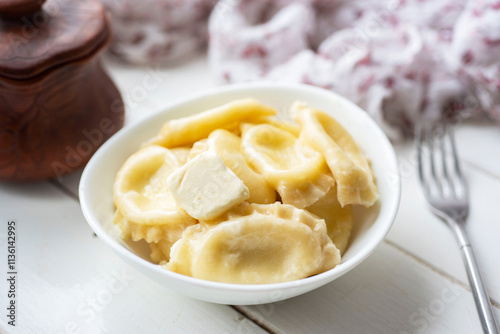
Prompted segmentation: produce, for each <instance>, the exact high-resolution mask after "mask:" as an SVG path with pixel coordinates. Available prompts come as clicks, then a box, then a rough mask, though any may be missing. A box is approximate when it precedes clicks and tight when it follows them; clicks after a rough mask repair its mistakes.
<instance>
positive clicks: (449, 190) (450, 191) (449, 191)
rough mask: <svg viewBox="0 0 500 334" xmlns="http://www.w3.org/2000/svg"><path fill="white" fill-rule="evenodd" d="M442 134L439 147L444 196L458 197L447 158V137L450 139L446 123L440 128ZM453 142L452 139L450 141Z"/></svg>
mask: <svg viewBox="0 0 500 334" xmlns="http://www.w3.org/2000/svg"><path fill="white" fill-rule="evenodd" d="M439 128H440V130H441V132H442V134H441V135H440V136H439V146H440V148H441V164H442V172H443V182H442V185H443V194H444V196H447V195H448V196H453V195H455V196H457V192H456V187H455V182H453V178H452V173H450V172H449V171H448V170H449V168H450V167H449V166H448V165H449V162H448V159H447V157H448V156H449V154H448V152H447V150H446V137H449V131H450V130H449V128H450V127H449V126H448V125H447V124H446V123H442V124H441V126H440V127H439ZM450 140H451V139H450ZM445 185H446V187H445Z"/></svg>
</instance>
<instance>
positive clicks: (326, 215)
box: [306, 186, 354, 255]
mask: <svg viewBox="0 0 500 334" xmlns="http://www.w3.org/2000/svg"><path fill="white" fill-rule="evenodd" d="M306 210H307V211H309V212H311V213H313V214H315V215H316V216H318V217H321V218H323V219H324V220H325V223H326V230H327V233H328V236H329V237H330V239H332V241H333V243H334V244H335V246H337V248H338V249H339V251H340V254H341V255H343V254H344V252H345V250H346V248H347V245H348V244H349V239H350V237H351V231H352V228H353V226H354V219H353V215H352V207H351V205H346V206H344V207H342V206H341V205H340V203H339V201H338V199H337V187H336V186H333V187H331V188H330V190H329V191H328V192H327V193H326V194H325V196H324V197H323V198H321V199H319V200H318V201H317V202H316V203H314V204H313V205H311V206H309V207H307V208H306Z"/></svg>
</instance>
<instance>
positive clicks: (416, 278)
mask: <svg viewBox="0 0 500 334" xmlns="http://www.w3.org/2000/svg"><path fill="white" fill-rule="evenodd" d="M105 64H106V66H107V68H108V70H109V72H110V74H111V75H112V77H113V78H114V80H115V82H116V83H117V85H118V86H119V88H120V90H121V92H122V94H123V96H124V98H125V100H126V102H127V125H130V124H131V123H133V122H134V121H135V120H137V119H139V118H141V117H143V116H145V115H147V114H148V113H150V112H152V111H155V110H158V109H159V108H161V107H162V106H163V105H165V103H167V102H169V101H172V100H174V99H176V98H179V97H182V96H186V95H188V94H189V93H193V92H197V91H200V90H202V89H206V88H209V87H211V86H213V85H214V84H213V83H212V81H211V78H210V75H209V71H208V65H207V63H206V59H205V58H204V57H203V56H199V57H197V58H193V59H190V60H187V61H185V62H184V63H182V64H179V65H178V66H175V67H172V68H169V69H155V68H136V67H127V66H125V65H120V64H116V63H113V62H110V61H109V60H107V61H106V62H105ZM144 80H146V81H147V83H149V85H148V84H146V85H145V84H144ZM153 83H157V85H155V84H153ZM152 86H154V87H152ZM457 140H458V147H459V153H460V155H461V157H462V158H463V163H464V167H465V171H466V174H467V178H468V180H469V184H470V190H471V210H470V216H469V225H468V230H469V233H470V237H471V241H472V243H473V246H475V251H476V255H477V258H478V262H479V264H480V266H481V268H482V270H483V274H484V279H485V282H486V284H487V286H488V288H489V292H490V295H491V297H492V301H493V304H494V312H495V313H496V315H497V318H498V319H500V256H498V255H499V254H500V218H499V211H500V128H499V127H496V126H493V125H486V124H479V123H471V122H465V123H463V124H461V125H459V127H458V130H457ZM396 150H397V152H398V156H399V159H400V163H401V170H402V181H403V195H402V199H401V207H400V210H399V213H398V216H397V218H396V221H395V223H394V226H393V228H392V230H391V231H390V233H389V235H388V237H387V238H386V240H385V241H384V242H383V243H382V244H381V245H380V246H379V247H378V248H377V250H376V251H375V253H374V254H373V255H372V256H370V257H369V258H368V259H367V260H366V261H365V262H363V263H362V264H361V265H360V266H359V267H357V268H356V269H354V270H353V271H351V272H350V273H348V274H347V275H345V276H343V277H341V278H340V279H338V280H336V281H334V282H332V283H330V284H328V285H326V286H324V287H322V288H320V289H318V290H315V291H313V292H311V293H308V294H305V295H303V296H300V297H296V298H293V299H290V300H287V301H284V302H280V303H275V304H267V305H259V306H250V307H246V306H239V307H231V306H223V305H215V304H210V303H206V302H201V301H197V300H194V299H190V298H187V297H184V296H181V295H178V294H176V293H175V291H170V290H168V289H166V288H163V287H161V286H160V285H158V284H156V283H155V282H153V281H151V280H149V279H148V278H146V277H144V276H142V275H141V273H140V272H137V271H135V270H134V269H132V268H131V267H129V266H128V265H126V264H125V263H124V262H122V261H121V260H120V259H119V258H118V257H117V256H115V255H114V254H113V253H112V252H111V251H110V250H109V249H107V248H106V247H105V246H104V244H103V243H102V242H101V241H100V240H99V239H98V238H97V237H95V236H94V234H93V233H92V231H91V229H90V228H89V226H88V225H87V223H86V221H85V219H84V218H83V215H82V213H81V211H80V206H79V204H78V195H77V194H78V182H79V179H80V175H81V172H76V173H74V174H71V175H69V176H67V177H65V178H64V179H63V180H62V181H60V182H58V181H54V180H53V181H46V182H40V183H34V184H9V183H0V221H1V225H0V226H1V227H0V268H1V271H2V275H7V268H6V266H7V244H6V233H7V222H8V221H9V220H15V222H16V228H17V230H16V233H17V240H16V241H17V259H16V261H17V262H16V265H17V268H16V270H17V286H16V294H17V295H16V298H17V301H16V302H17V304H16V307H17V308H16V326H15V327H12V326H10V325H8V324H7V321H9V320H10V319H9V318H7V317H6V316H7V312H8V310H7V307H8V301H9V299H8V298H7V292H8V290H9V286H8V282H7V279H6V278H4V277H5V276H2V277H1V279H0V296H1V297H0V310H1V311H0V332H1V333H22V334H25V333H50V334H59V333H84V334H87V333H89V334H99V333H119V334H127V333H130V334H137V333H217V334H219V333H355V334H357V333H453V334H456V333H467V334H469V333H480V332H481V329H480V324H479V320H478V317H477V314H476V309H475V307H474V302H473V299H472V295H471V292H470V289H469V286H468V283H467V278H466V275H465V270H464V267H463V265H462V261H461V258H460V253H459V251H458V249H457V246H456V243H455V240H454V239H453V236H452V234H451V232H450V231H449V230H448V229H447V228H446V227H445V225H444V224H443V223H441V222H440V221H439V220H438V219H437V218H435V217H434V216H433V215H432V214H431V213H429V211H428V210H427V209H426V207H425V205H424V203H423V201H422V199H421V197H420V189H419V187H418V183H417V178H416V168H415V167H416V163H415V159H414V152H413V147H412V145H411V143H406V144H403V145H398V146H396ZM7 278H8V277H7Z"/></svg>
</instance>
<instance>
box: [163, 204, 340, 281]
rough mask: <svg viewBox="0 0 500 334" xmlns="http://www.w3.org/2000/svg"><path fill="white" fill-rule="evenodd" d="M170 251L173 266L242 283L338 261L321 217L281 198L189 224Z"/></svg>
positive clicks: (314, 270)
mask: <svg viewBox="0 0 500 334" xmlns="http://www.w3.org/2000/svg"><path fill="white" fill-rule="evenodd" d="M170 256H171V258H170V262H168V264H167V265H166V268H167V269H169V270H171V271H174V272H177V273H180V274H184V275H188V276H192V277H195V278H200V279H206V280H210V281H218V282H226V283H241V284H263V283H275V282H286V281H292V280H296V279H301V278H305V277H308V276H311V275H315V274H318V273H321V272H324V271H326V270H329V269H332V268H333V267H335V266H336V265H337V264H338V263H339V262H340V253H339V250H338V249H337V248H336V247H335V245H334V244H333V242H332V241H331V240H330V238H329V237H328V235H327V231H326V225H325V222H324V220H322V219H318V218H315V217H314V216H313V215H311V214H310V213H308V212H307V211H305V210H301V209H297V208H294V207H293V206H291V205H286V204H281V203H274V204H267V205H262V204H242V205H240V206H238V207H237V208H235V209H234V210H232V211H230V212H228V213H227V214H226V215H225V216H224V217H221V218H219V219H217V220H215V221H210V222H200V224H198V225H194V226H191V227H189V228H187V229H186V231H185V232H184V233H183V235H182V238H181V239H180V240H179V241H178V242H176V243H175V244H174V246H173V247H172V250H171V253H170Z"/></svg>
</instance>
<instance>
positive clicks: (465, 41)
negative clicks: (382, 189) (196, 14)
mask: <svg viewBox="0 0 500 334" xmlns="http://www.w3.org/2000/svg"><path fill="white" fill-rule="evenodd" d="M209 36H210V45H209V59H210V65H211V68H212V71H213V73H214V75H215V76H216V78H217V79H219V80H220V81H223V82H227V83H231V82H244V81H252V80H260V79H265V80H276V81H292V82H302V83H307V84H311V85H316V86H320V87H324V88H326V89H330V90H333V91H335V92H338V93H340V94H342V95H344V96H345V97H347V98H349V99H350V100H352V101H354V102H355V103H357V104H358V105H360V106H361V107H362V108H364V109H365V110H366V111H367V112H368V113H370V114H371V115H372V116H373V118H374V119H375V120H376V121H377V122H378V123H379V124H380V125H381V126H382V128H383V129H384V130H385V131H386V133H387V134H388V136H389V137H390V138H391V139H393V140H400V139H402V138H404V137H405V136H408V135H411V133H412V131H413V128H414V125H415V124H416V123H417V122H418V121H419V120H421V119H424V118H429V119H438V118H443V117H444V118H450V117H469V116H471V115H479V114H487V115H489V116H491V117H493V118H495V119H497V120H499V121H500V2H499V1H485V0H479V1H478V0H476V1H466V0H399V1H381V2H379V1H367V0H350V1H349V0H301V1H289V0H288V1H287V0H228V1H224V0H222V1H220V2H219V3H218V4H217V5H216V6H215V8H214V10H213V12H212V14H211V17H210V21H209Z"/></svg>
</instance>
